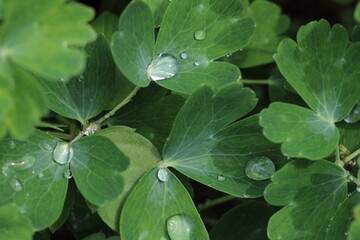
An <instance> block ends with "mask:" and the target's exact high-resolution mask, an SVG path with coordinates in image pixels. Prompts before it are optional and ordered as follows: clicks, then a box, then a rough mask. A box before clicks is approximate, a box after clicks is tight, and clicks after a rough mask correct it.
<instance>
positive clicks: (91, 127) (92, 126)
mask: <svg viewBox="0 0 360 240" xmlns="http://www.w3.org/2000/svg"><path fill="white" fill-rule="evenodd" d="M85 128H86V129H85V131H84V134H85V135H86V136H89V135H91V134H94V133H96V132H98V131H100V130H101V126H100V124H99V123H97V122H90V123H89V124H88V125H87V126H86V127H85Z"/></svg>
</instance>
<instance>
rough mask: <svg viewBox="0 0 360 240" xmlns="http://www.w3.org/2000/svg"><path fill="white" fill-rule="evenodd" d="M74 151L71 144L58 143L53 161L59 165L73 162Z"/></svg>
mask: <svg viewBox="0 0 360 240" xmlns="http://www.w3.org/2000/svg"><path fill="white" fill-rule="evenodd" d="M73 155H74V151H73V149H72V147H71V144H70V143H67V142H58V143H57V144H56V146H55V149H54V151H53V159H54V161H55V162H57V163H59V164H66V163H68V162H70V161H71V159H72V157H73Z"/></svg>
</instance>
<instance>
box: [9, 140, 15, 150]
mask: <svg viewBox="0 0 360 240" xmlns="http://www.w3.org/2000/svg"><path fill="white" fill-rule="evenodd" d="M9 148H10V149H14V148H16V143H15V142H14V141H13V140H10V141H9Z"/></svg>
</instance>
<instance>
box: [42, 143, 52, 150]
mask: <svg viewBox="0 0 360 240" xmlns="http://www.w3.org/2000/svg"><path fill="white" fill-rule="evenodd" d="M44 149H45V150H49V151H50V150H52V149H53V148H52V147H51V146H50V144H47V143H45V144H44Z"/></svg>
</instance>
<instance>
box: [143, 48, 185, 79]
mask: <svg viewBox="0 0 360 240" xmlns="http://www.w3.org/2000/svg"><path fill="white" fill-rule="evenodd" d="M178 71H179V63H178V60H177V59H176V57H174V56H173V55H171V54H166V53H164V54H160V55H158V56H156V57H155V58H154V59H153V60H152V62H151V63H150V65H149V66H148V68H147V71H146V72H147V77H148V79H150V80H152V81H160V80H164V79H169V78H172V77H174V76H175V75H176V74H177V72H178Z"/></svg>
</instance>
